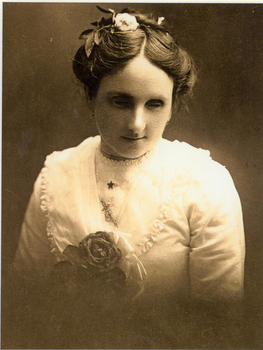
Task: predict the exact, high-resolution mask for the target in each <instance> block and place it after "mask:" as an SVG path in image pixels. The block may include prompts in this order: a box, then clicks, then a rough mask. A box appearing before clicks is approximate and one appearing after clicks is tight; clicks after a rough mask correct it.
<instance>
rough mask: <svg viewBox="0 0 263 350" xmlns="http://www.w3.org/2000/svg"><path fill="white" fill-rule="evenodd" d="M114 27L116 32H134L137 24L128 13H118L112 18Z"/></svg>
mask: <svg viewBox="0 0 263 350" xmlns="http://www.w3.org/2000/svg"><path fill="white" fill-rule="evenodd" d="M114 26H115V27H116V28H117V29H118V30H120V31H122V32H125V31H127V30H136V29H137V28H138V26H139V23H138V22H137V20H136V17H135V16H131V15H129V14H128V13H118V14H117V15H116V17H115V18H114Z"/></svg>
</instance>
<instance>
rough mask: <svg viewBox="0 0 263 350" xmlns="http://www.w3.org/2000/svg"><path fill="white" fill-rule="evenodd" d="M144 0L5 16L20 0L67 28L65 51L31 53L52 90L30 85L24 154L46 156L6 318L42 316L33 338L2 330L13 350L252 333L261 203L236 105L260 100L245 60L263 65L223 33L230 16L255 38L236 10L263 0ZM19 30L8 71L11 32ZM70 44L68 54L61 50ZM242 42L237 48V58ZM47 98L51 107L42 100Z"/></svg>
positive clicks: (210, 340) (238, 341)
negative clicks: (249, 217) (248, 89)
mask: <svg viewBox="0 0 263 350" xmlns="http://www.w3.org/2000/svg"><path fill="white" fill-rule="evenodd" d="M108 5H109V6H108ZM113 5H114V6H113ZM132 5H133V4H132ZM135 5H136V4H134V6H130V7H126V6H125V5H123V4H119V3H118V4H117V3H115V4H103V6H98V5H97V6H95V4H59V3H54V4H44V3H40V4H30V5H29V4H5V6H4V10H5V11H4V16H5V18H6V23H10V25H11V24H12V21H13V20H12V19H11V15H12V14H13V13H14V12H15V11H16V9H18V8H20V9H21V10H23V11H26V10H27V9H28V10H29V12H30V13H31V12H32V15H33V14H34V13H36V12H38V11H40V10H41V14H40V18H42V19H43V18H44V16H45V15H47V23H48V24H50V28H46V29H45V33H47V34H46V35H47V36H48V35H49V36H50V35H51V32H52V31H54V35H53V34H52V36H50V39H49V45H50V47H49V48H48V49H45V46H44V47H43V48H42V50H43V52H44V53H43V55H46V56H44V57H47V59H48V60H49V59H50V57H52V60H53V61H51V62H53V63H52V64H51V66H49V64H47V63H46V62H44V61H43V66H41V65H38V66H37V67H35V68H34V65H33V66H31V69H32V72H33V71H34V69H36V71H37V73H32V75H31V76H30V77H31V78H30V79H34V81H35V84H39V80H37V78H35V77H34V76H35V74H39V73H38V72H39V70H40V71H42V74H41V75H42V76H43V82H42V83H41V85H42V88H43V93H40V92H36V89H33V84H30V85H29V87H28V88H27V89H26V92H25V94H27V96H33V90H34V96H33V97H32V100H30V98H29V99H28V100H27V101H24V106H25V107H26V106H28V111H29V112H28V116H27V117H24V116H23V115H22V116H21V118H24V119H23V120H24V123H26V119H29V120H31V119H30V118H32V125H31V126H30V127H29V126H28V125H26V129H25V124H21V127H20V132H21V133H22V135H24V136H23V137H22V138H21V139H20V143H17V145H18V147H19V150H20V159H22V160H21V161H20V162H21V164H27V163H26V161H27V158H28V162H29V161H30V157H31V156H32V157H33V158H32V159H33V162H32V164H33V166H32V169H31V168H30V167H27V172H29V173H30V172H32V174H31V175H29V176H28V177H27V178H26V179H27V187H26V186H25V187H24V192H26V189H28V190H27V191H28V192H27V193H28V195H27V197H26V196H25V198H23V202H24V204H23V205H24V207H23V205H21V208H20V212H21V215H20V217H21V220H20V222H19V223H18V224H17V230H18V231H17V234H15V233H13V236H10V237H13V239H14V240H15V243H13V248H12V249H13V250H11V252H10V253H9V255H10V258H9V261H8V265H7V266H8V268H7V269H6V270H8V272H6V270H5V269H4V272H5V274H4V276H6V277H5V280H4V281H5V284H6V286H9V287H7V288H6V291H7V290H8V289H12V290H13V291H14V292H13V293H12V296H11V298H10V300H11V301H9V303H7V307H6V310H9V309H12V307H13V308H14V306H12V305H14V302H15V300H16V305H17V311H16V312H13V313H11V316H9V320H10V321H9V323H7V325H6V329H8V328H9V329H11V330H12V331H13V332H16V330H17V329H18V328H19V327H20V326H21V323H22V322H21V321H22V320H24V319H26V320H28V321H25V323H24V326H23V331H22V332H21V334H23V335H18V336H17V337H16V339H10V338H9V337H8V336H7V334H6V335H4V337H5V338H4V342H6V346H7V348H8V346H11V348H12V346H16V347H21V346H22V347H25V346H27V347H29V348H41V347H45V348H127V349H129V348H203V347H211V348H217V347H226V346H228V348H236V347H239V346H245V344H246V342H248V341H247V338H246V336H244V334H242V329H243V328H242V327H245V324H246V323H245V319H246V312H247V311H246V310H248V309H249V305H250V304H249V298H248V297H247V295H248V293H251V292H252V290H253V288H252V287H251V289H249V288H248V289H247V291H246V285H245V281H246V280H245V279H244V277H245V276H246V275H245V272H246V269H245V267H246V265H245V263H246V260H245V258H246V243H245V242H246V241H245V238H247V234H246V236H245V229H244V228H245V226H244V222H243V218H244V217H245V215H244V210H243V208H245V212H247V211H248V212H249V210H248V209H246V208H247V204H244V203H243V200H242V198H243V199H244V198H246V191H244V189H243V188H242V181H243V182H244V181H245V178H246V176H248V173H245V170H247V169H246V168H248V167H249V164H250V163H249V160H248V159H249V157H252V155H253V152H252V151H251V152H250V151H248V149H247V146H244V144H246V145H248V144H249V143H248V142H249V141H248V140H247V139H246V138H245V137H246V136H244V135H245V130H246V128H247V126H246V120H244V121H242V122H240V120H241V114H242V113H243V112H242V111H241V112H240V114H238V113H236V111H235V109H236V108H240V104H239V102H241V101H242V103H243V104H244V110H246V108H248V107H246V106H247V105H245V102H244V100H243V92H242V91H241V82H242V81H244V80H245V79H247V80H248V81H249V79H251V76H248V75H247V74H246V73H244V72H243V69H240V68H239V67H238V64H239V65H241V61H242V62H243V64H244V65H245V66H246V67H247V66H249V62H248V60H249V59H248V58H247V56H246V55H243V53H238V52H241V51H239V47H237V44H234V43H233V41H231V40H230V39H229V37H228V39H227V40H226V38H225V33H226V32H224V33H222V31H223V30H224V31H226V28H228V26H230V27H231V30H230V32H232V34H233V38H238V40H241V38H242V40H244V39H243V37H242V35H241V33H240V32H239V31H238V29H237V28H236V27H235V25H233V24H231V23H232V22H231V17H230V15H229V19H224V16H226V15H227V14H228V10H231V11H232V12H233V13H234V12H235V11H236V12H235V13H236V14H235V21H236V25H237V23H240V25H241V24H243V23H244V22H245V21H244V18H248V20H249V21H251V23H255V25H259V21H258V18H259V13H260V12H261V11H262V8H261V6H255V7H253V6H252V5H243V6H238V5H235V6H234V5H232V6H230V5H222V4H221V5H220V4H214V5H212V4H138V6H135ZM133 7H134V8H135V7H138V9H134V8H133ZM67 11H69V12H67ZM251 11H252V12H251ZM253 11H254V12H253ZM232 12H231V13H232ZM248 13H250V15H251V13H253V14H254V17H253V18H254V19H251V18H250V17H249V16H250V15H248ZM69 14H70V15H69ZM21 16H22V18H24V17H25V16H26V13H25V12H22V15H21ZM222 16H223V17H222ZM227 16H228V15H227ZM242 16H243V17H242ZM251 16H252V15H251ZM62 19H63V20H62ZM64 20H65V23H64ZM216 20H218V21H220V23H221V26H220V25H219V24H216V23H215V21H216ZM20 21H21V19H18V22H16V23H20ZM30 21H33V20H32V19H31V20H30ZM60 21H62V22H61V23H60ZM66 23H67V24H66ZM202 23H203V24H205V26H206V27H203V24H202ZM201 24H202V25H201ZM32 25H33V26H34V28H35V29H36V30H37V29H38V28H40V27H41V26H40V24H38V23H35V22H34V23H32ZM223 25H224V26H225V27H223V28H224V29H222V26H223ZM6 28H8V27H6ZM28 28H29V23H28V24H27V25H24V29H23V30H25V31H26V30H28ZM56 29H57V30H59V33H61V34H60V36H58V34H57V33H56V31H55V30H56ZM63 30H65V31H63ZM6 31H8V29H6ZM62 32H63V33H62ZM52 33H53V32H52ZM180 36H181V37H182V44H181V43H180V42H181V40H180ZM24 37H25V38H26V35H24ZM78 37H79V39H80V42H78V41H77V40H76V39H77V38H78ZM58 38H61V41H60V42H59V41H58ZM74 38H75V39H74ZM32 40H33V39H32ZM38 40H39V43H40V44H41V40H40V39H38ZM233 40H234V39H233ZM236 40H237V39H236ZM5 42H6V51H5V62H7V63H6V67H7V68H8V64H9V63H8V58H7V57H8V53H9V52H12V45H11V41H10V39H8V38H6V39H5ZM14 42H15V40H14ZM255 42H256V40H255ZM23 45H24V46H23ZM23 45H22V48H24V50H25V51H26V50H27V46H26V44H23ZM43 45H44V44H43ZM229 45H230V46H229ZM242 45H243V46H244V47H250V45H249V44H247V43H245V42H243V44H242ZM242 45H241V44H240V47H241V46H242ZM62 47H63V50H68V52H67V55H66V57H64V58H63V55H60V56H57V55H58V54H57V53H56V55H55V54H53V53H52V52H54V53H55V52H58V50H59V49H60V50H61V49H62ZM208 48H209V50H208ZM231 48H232V53H231V54H232V55H233V57H232V56H228V58H226V57H225V56H226V54H227V53H228V52H230V51H231ZM258 49H259V47H258ZM48 50H49V51H48ZM50 50H51V51H50ZM219 52H220V56H218V53H219ZM50 55H51V56H50ZM238 55H239V56H238ZM255 55H256V54H255ZM195 56H196V58H195ZM24 59H25V58H24ZM31 59H32V56H31ZM35 60H36V62H37V60H38V58H37V56H36V57H35ZM42 60H43V59H41V60H40V61H39V64H40V62H42ZM55 60H56V61H55ZM63 60H64V61H63ZM65 60H67V63H65ZM14 61H15V59H14ZM60 61H61V62H60ZM234 64H236V66H234ZM9 65H10V67H11V64H9ZM231 65H232V66H233V69H232V70H231V73H230V67H231ZM57 68H58V69H57ZM10 69H11V68H10ZM26 69H27V68H26V67H24V68H21V70H22V71H24V72H26ZM52 72H53V73H52ZM65 72H66V73H65ZM227 72H229V73H227ZM8 74H11V73H10V71H8V70H7V71H6V73H5V75H6V77H7V76H8ZM45 74H46V76H45ZM53 74H57V77H59V79H60V80H59V82H58V84H57V85H56V83H57V79H56V75H55V76H53ZM231 74H232V75H234V76H235V77H234V78H233V79H232V78H231V76H232V75H231ZM237 74H243V75H242V79H241V75H240V76H239V78H238V77H237V76H236V75H237ZM221 75H222V76H221ZM17 79H18V80H16V81H18V82H21V83H22V78H20V77H18V78H17ZM255 80H256V79H255ZM250 82H251V80H250ZM231 84H232V85H231ZM9 85H10V84H9V83H8V82H7V86H9ZM66 85H67V86H68V89H67V88H66ZM230 85H231V86H232V90H231V94H232V95H233V97H231V96H232V95H231V94H230ZM44 86H45V88H44ZM55 86H56V87H55ZM59 87H61V90H60V91H59V90H58V89H59ZM243 88H244V86H243ZM14 89H15V87H12V88H11V91H14ZM46 89H47V90H46ZM49 89H50V90H49ZM55 91H56V92H55ZM30 94H31V95H30ZM249 96H250V97H251V98H252V100H253V98H255V96H254V95H253V94H252V93H250V95H249ZM6 99H7V100H8V96H7V95H6ZM252 100H251V101H252ZM44 101H48V103H49V104H50V106H47V105H45V106H44V108H43V109H42V110H41V106H43V102H44ZM238 101H239V102H238ZM247 103H248V102H247ZM249 105H250V106H251V104H249ZM251 108H252V107H251ZM254 109H255V111H258V109H257V107H256V106H254ZM6 110H7V113H8V110H10V108H8V107H7V105H6ZM34 110H36V111H37V112H36V115H35V118H36V117H37V118H39V119H38V120H41V121H40V122H39V121H37V119H34V118H33V116H32V114H33V111H34ZM48 111H50V114H49V112H48ZM63 113H65V116H64V114H63ZM22 114H23V113H22ZM30 116H31V117H30ZM45 118H48V119H46V120H48V121H49V122H48V121H46V122H45ZM51 118H52V119H51ZM13 119H14V118H13ZM6 123H7V122H6ZM240 123H241V124H240ZM248 123H249V122H248ZM43 126H45V127H43ZM241 128H243V134H242V132H241V131H240V130H241ZM25 130H27V131H25ZM4 135H5V134H4ZM242 135H243V136H242ZM37 140H38V141H37ZM40 140H41V142H40ZM31 144H35V147H36V149H35V155H34V154H32V151H31V148H32V146H31ZM255 144H256V142H255ZM51 146H52V147H51ZM249 152H250V153H251V154H250V153H249ZM243 157H245V158H246V159H247V161H246V163H245V167H244V168H243V170H241V169H242V166H244V165H242V164H243V163H244V162H243ZM36 159H37V160H36ZM6 162H7V164H8V161H7V160H6ZM242 162H243V163H242ZM18 164H19V163H18ZM19 166H20V165H19ZM30 169H31V170H30ZM240 171H243V173H242V174H243V175H240ZM29 179H31V180H30V181H29ZM5 181H6V183H8V180H7V179H6V180H5ZM20 181H22V179H21V177H20ZM29 182H30V183H29ZM20 192H21V193H20V196H21V195H22V193H23V192H22V191H20ZM251 192H252V190H251V189H250V193H251ZM8 218H9V219H10V220H12V219H11V215H10V214H9V216H8ZM6 227H8V225H7V224H6ZM9 227H10V228H11V227H12V225H11V224H9ZM13 227H15V225H14V224H13ZM10 228H9V230H10ZM249 234H251V233H249ZM4 235H7V233H4ZM4 237H7V236H4ZM249 237H250V236H249ZM4 239H5V241H7V238H4ZM249 239H250V238H249ZM251 240H252V238H251ZM6 247H8V245H7V244H6ZM9 247H11V244H10V243H9ZM4 249H6V251H8V248H5V247H4ZM9 249H11V248H9ZM248 249H249V248H248ZM248 271H249V267H248ZM252 280H253V278H252ZM6 293H7V292H6ZM7 294H8V293H7ZM7 294H4V299H5V295H7ZM8 305H9V306H8ZM8 307H9V308H8ZM29 310H30V311H29ZM32 322H33V323H34V327H33V328H34V330H33V328H32ZM43 325H45V327H44V328H43ZM205 332H208V333H207V334H206V333H205ZM32 334H34V335H33V336H32ZM29 339H31V340H30V343H28V341H29ZM222 339H224V340H222ZM255 342H256V341H255ZM29 344H30V345H29Z"/></svg>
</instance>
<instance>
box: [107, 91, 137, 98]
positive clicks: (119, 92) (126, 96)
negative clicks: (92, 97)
mask: <svg viewBox="0 0 263 350" xmlns="http://www.w3.org/2000/svg"><path fill="white" fill-rule="evenodd" d="M113 96H118V97H125V98H132V96H131V95H130V94H127V93H125V92H121V91H111V92H108V93H107V97H113Z"/></svg>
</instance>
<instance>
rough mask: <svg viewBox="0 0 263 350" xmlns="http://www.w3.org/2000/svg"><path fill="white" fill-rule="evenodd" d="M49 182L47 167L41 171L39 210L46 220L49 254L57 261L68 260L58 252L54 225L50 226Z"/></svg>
mask: <svg viewBox="0 0 263 350" xmlns="http://www.w3.org/2000/svg"><path fill="white" fill-rule="evenodd" d="M49 181H50V171H49V169H48V168H47V167H44V168H43V169H42V171H41V192H40V208H41V210H42V212H43V213H44V215H45V217H46V219H47V226H46V231H47V237H48V240H49V243H50V247H51V253H53V254H54V255H55V257H56V259H57V261H63V260H68V259H67V257H66V256H65V255H63V254H62V253H61V252H60V250H59V249H58V246H57V244H56V241H55V228H54V225H53V224H52V219H51V216H50V212H49V207H50V203H51V200H50V197H49V195H48V192H47V187H48V183H49Z"/></svg>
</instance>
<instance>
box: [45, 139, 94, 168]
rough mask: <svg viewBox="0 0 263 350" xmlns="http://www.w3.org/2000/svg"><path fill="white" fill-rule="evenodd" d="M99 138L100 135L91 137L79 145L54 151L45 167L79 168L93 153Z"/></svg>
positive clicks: (48, 157)
mask: <svg viewBox="0 0 263 350" xmlns="http://www.w3.org/2000/svg"><path fill="white" fill-rule="evenodd" d="M99 140H100V137H99V136H95V137H89V138H87V139H85V140H84V141H82V142H81V143H80V144H79V145H78V146H75V147H71V148H67V149H64V150H62V151H54V152H53V153H51V154H50V155H48V156H47V157H46V160H45V167H48V168H50V167H52V168H54V167H57V168H59V169H66V170H69V169H74V168H79V166H80V163H81V162H82V161H83V159H87V158H88V157H89V155H92V152H93V151H94V150H95V149H96V147H97V145H98V143H99Z"/></svg>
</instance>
